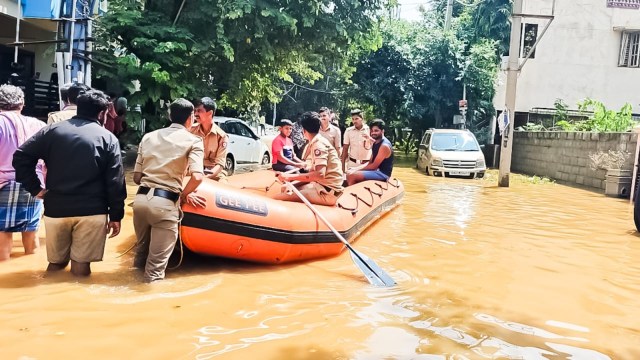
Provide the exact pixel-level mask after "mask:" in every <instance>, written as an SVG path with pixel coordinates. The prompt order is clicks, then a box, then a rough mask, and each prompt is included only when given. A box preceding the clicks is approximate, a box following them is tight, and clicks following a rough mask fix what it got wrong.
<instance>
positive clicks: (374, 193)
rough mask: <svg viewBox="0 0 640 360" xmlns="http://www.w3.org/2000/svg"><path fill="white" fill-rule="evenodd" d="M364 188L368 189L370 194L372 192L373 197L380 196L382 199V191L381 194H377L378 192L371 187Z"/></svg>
mask: <svg viewBox="0 0 640 360" xmlns="http://www.w3.org/2000/svg"><path fill="white" fill-rule="evenodd" d="M364 188H365V189H367V190H369V192H370V193H371V194H373V195H378V197H382V191H381V192H379V193H377V192H375V191H373V190H372V189H371V188H370V187H368V186H365V187H364Z"/></svg>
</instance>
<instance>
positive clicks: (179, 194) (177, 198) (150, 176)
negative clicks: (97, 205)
mask: <svg viewBox="0 0 640 360" xmlns="http://www.w3.org/2000/svg"><path fill="white" fill-rule="evenodd" d="M169 117H170V118H171V126H169V127H167V128H164V129H160V130H156V131H153V132H151V133H148V134H146V135H145V136H144V137H143V138H142V141H141V142H140V146H139V147H138V158H137V159H136V165H135V168H134V170H133V171H134V173H133V181H134V182H135V183H136V184H138V185H140V188H139V189H138V194H137V195H136V198H135V201H134V203H133V226H134V228H135V231H136V237H137V238H138V247H137V250H136V255H135V258H134V266H135V267H137V268H143V267H144V277H145V280H146V281H148V282H151V281H155V280H162V279H164V272H165V270H166V268H167V263H168V262H169V256H170V255H171V253H172V252H173V248H174V247H175V244H176V240H177V238H178V222H179V219H180V203H181V202H186V203H188V204H190V205H193V206H202V207H204V205H205V199H204V198H203V197H201V196H199V195H197V194H195V192H194V191H195V189H196V188H197V187H198V185H200V183H201V182H202V179H203V178H204V175H203V168H202V164H203V154H204V145H203V142H202V139H200V138H199V137H197V136H195V135H193V134H191V133H189V131H187V129H188V128H190V127H191V125H192V124H193V104H191V103H190V102H189V101H187V100H185V99H178V100H176V101H174V102H173V103H172V104H171V105H170V106H169ZM185 174H188V175H191V178H190V179H189V181H188V182H187V184H186V185H184V187H183V179H184V176H185Z"/></svg>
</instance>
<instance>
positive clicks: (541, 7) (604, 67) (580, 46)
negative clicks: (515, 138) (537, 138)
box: [494, 0, 640, 126]
mask: <svg viewBox="0 0 640 360" xmlns="http://www.w3.org/2000/svg"><path fill="white" fill-rule="evenodd" d="M554 2H555V9H554V11H553V15H554V19H553V21H552V22H551V24H550V26H549V28H548V30H547V32H546V34H544V36H543V37H542V38H541V39H540V42H539V44H538V46H537V48H536V49H535V52H533V54H532V56H531V58H530V59H529V60H528V61H527V63H526V64H525V66H524V67H523V69H522V71H521V73H520V75H519V78H518V87H517V98H516V99H517V100H516V126H519V125H521V124H522V123H523V122H526V121H528V119H530V118H531V117H532V116H534V115H535V114H544V113H545V112H546V113H551V112H552V111H553V108H554V103H555V102H556V100H557V99H562V100H563V101H564V103H566V104H567V105H568V108H569V109H574V110H577V103H578V102H579V101H582V100H584V99H585V98H591V99H594V100H598V101H601V102H602V103H603V104H604V105H605V106H606V107H607V108H609V109H615V110H618V109H620V108H621V107H622V106H623V105H624V104H625V103H629V104H631V106H632V107H633V112H634V113H635V114H639V113H640V0H556V1H553V0H524V9H523V13H524V14H528V15H551V14H552V7H553V3H554ZM547 21H549V20H547V19H541V18H524V19H523V28H522V29H523V35H522V38H521V46H520V52H521V55H520V56H521V57H522V58H524V57H525V56H526V52H527V51H528V50H529V49H530V48H531V45H533V43H534V42H535V40H536V39H537V38H538V37H539V36H540V34H541V32H542V30H543V29H544V26H545V23H546V22H547ZM521 62H522V59H521ZM505 87H506V72H501V73H500V75H499V80H498V83H497V93H496V96H495V98H494V105H495V107H496V109H498V110H500V109H503V108H504V107H505V105H504V104H505V103H504V102H505Z"/></svg>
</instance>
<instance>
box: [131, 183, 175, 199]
mask: <svg viewBox="0 0 640 360" xmlns="http://www.w3.org/2000/svg"><path fill="white" fill-rule="evenodd" d="M151 190H153V196H158V197H161V198H165V199H168V200H171V201H178V199H180V194H178V193H174V192H171V191H167V190H162V189H157V188H156V189H150V188H148V187H146V186H140V187H139V188H138V194H143V195H146V194H148V193H149V191H151Z"/></svg>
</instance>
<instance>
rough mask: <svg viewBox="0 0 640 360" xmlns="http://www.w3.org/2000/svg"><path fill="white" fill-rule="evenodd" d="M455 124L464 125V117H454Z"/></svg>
mask: <svg viewBox="0 0 640 360" xmlns="http://www.w3.org/2000/svg"><path fill="white" fill-rule="evenodd" d="M453 124H454V125H458V124H464V117H463V116H462V115H453Z"/></svg>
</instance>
